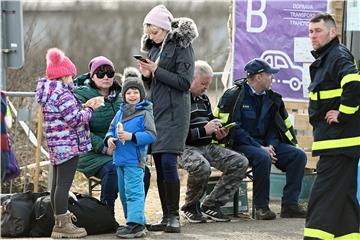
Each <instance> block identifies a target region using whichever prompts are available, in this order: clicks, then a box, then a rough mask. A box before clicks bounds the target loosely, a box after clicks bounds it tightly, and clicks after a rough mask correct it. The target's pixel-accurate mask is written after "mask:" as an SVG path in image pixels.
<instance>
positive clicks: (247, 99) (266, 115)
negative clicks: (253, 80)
mask: <svg viewBox="0 0 360 240" xmlns="http://www.w3.org/2000/svg"><path fill="white" fill-rule="evenodd" d="M244 87H245V91H244V93H245V95H244V99H243V101H242V102H241V103H240V106H239V108H240V111H241V114H236V113H235V114H234V118H235V120H236V122H237V123H238V126H237V127H236V128H235V129H234V135H233V137H234V144H236V145H252V146H256V147H260V146H261V145H263V146H268V145H273V146H277V145H278V144H279V143H280V140H279V138H278V136H277V133H276V124H275V121H274V114H273V113H272V106H273V104H274V102H273V100H272V99H271V96H270V95H271V92H269V91H266V94H264V95H263V97H262V98H263V100H262V107H261V113H260V115H259V117H258V118H257V115H256V103H255V97H256V96H255V94H254V93H253V92H252V91H251V89H250V87H249V85H248V84H244Z"/></svg>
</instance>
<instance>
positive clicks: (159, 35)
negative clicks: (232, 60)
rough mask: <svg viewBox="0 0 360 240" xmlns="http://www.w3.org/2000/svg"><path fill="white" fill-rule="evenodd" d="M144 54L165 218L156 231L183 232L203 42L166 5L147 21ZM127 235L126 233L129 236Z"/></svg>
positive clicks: (191, 26)
mask: <svg viewBox="0 0 360 240" xmlns="http://www.w3.org/2000/svg"><path fill="white" fill-rule="evenodd" d="M143 27H144V35H143V37H142V42H141V43H142V51H144V52H146V53H147V57H148V59H147V61H146V62H142V61H138V65H139V69H140V72H141V73H142V79H143V81H144V83H145V85H147V86H148V88H149V93H148V97H149V98H150V100H151V101H152V102H153V104H154V118H155V125H156V131H157V139H156V142H155V143H153V144H152V145H151V153H152V154H153V157H154V160H155V166H156V172H157V185H158V191H159V196H160V201H161V207H162V211H163V218H162V220H161V221H160V222H159V223H157V224H152V225H150V227H149V230H150V231H165V232H174V233H176V232H180V222H179V196H180V182H179V176H178V172H177V157H178V156H179V155H180V154H182V152H183V150H184V148H185V140H186V137H187V133H188V131H189V124H190V91H189V89H190V85H191V80H192V77H193V74H194V64H195V59H194V51H193V48H192V41H193V40H194V39H195V38H196V37H197V36H198V32H197V28H196V25H195V23H194V21H193V20H192V19H189V18H173V15H172V14H171V13H170V11H169V10H168V9H167V8H166V7H165V6H164V5H157V6H155V7H154V8H153V9H151V10H150V12H149V13H148V14H147V15H146V16H145V19H144V23H143ZM124 231H126V230H124Z"/></svg>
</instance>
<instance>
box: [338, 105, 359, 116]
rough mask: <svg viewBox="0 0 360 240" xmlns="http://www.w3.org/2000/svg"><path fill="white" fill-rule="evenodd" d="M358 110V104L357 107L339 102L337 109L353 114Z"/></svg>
mask: <svg viewBox="0 0 360 240" xmlns="http://www.w3.org/2000/svg"><path fill="white" fill-rule="evenodd" d="M357 110H359V106H357V107H349V106H346V105H343V104H340V107H339V111H340V112H342V113H345V114H354V113H356V111H357Z"/></svg>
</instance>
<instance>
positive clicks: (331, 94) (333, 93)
mask: <svg viewBox="0 0 360 240" xmlns="http://www.w3.org/2000/svg"><path fill="white" fill-rule="evenodd" d="M342 91H343V90H342V88H338V89H331V90H324V91H320V92H310V93H309V96H310V99H311V100H313V101H317V100H319V99H318V93H319V95H320V99H330V98H335V97H341V94H342Z"/></svg>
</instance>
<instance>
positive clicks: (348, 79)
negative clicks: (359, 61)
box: [340, 73, 360, 87]
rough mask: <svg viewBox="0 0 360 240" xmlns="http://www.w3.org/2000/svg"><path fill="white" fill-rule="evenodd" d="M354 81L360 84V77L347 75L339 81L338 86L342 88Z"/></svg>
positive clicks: (352, 74)
mask: <svg viewBox="0 0 360 240" xmlns="http://www.w3.org/2000/svg"><path fill="white" fill-rule="evenodd" d="M354 81H359V82H360V75H359V74H357V73H351V74H347V75H345V76H344V77H343V78H342V79H341V82H340V86H341V87H343V86H344V85H345V84H347V83H349V82H354Z"/></svg>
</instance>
